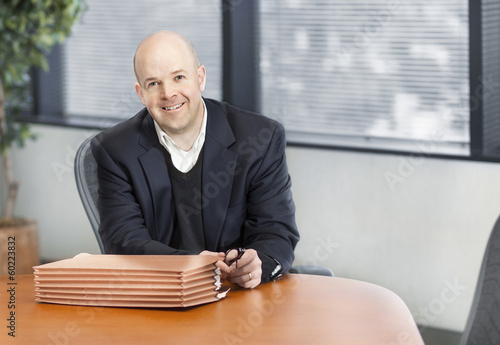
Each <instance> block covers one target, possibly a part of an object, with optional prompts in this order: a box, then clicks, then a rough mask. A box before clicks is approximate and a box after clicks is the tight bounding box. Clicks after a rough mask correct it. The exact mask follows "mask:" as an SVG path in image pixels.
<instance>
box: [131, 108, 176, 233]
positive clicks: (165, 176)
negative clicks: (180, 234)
mask: <svg viewBox="0 0 500 345" xmlns="http://www.w3.org/2000/svg"><path fill="white" fill-rule="evenodd" d="M139 145H141V146H142V147H144V148H145V149H146V151H145V152H144V153H143V154H142V155H140V156H139V157H138V159H139V162H140V164H141V166H142V169H143V171H144V174H145V176H146V179H147V181H148V184H149V188H150V193H151V197H152V204H153V211H154V217H155V223H156V225H157V227H156V230H157V236H158V240H160V241H161V240H167V241H170V236H168V237H169V238H168V239H165V238H162V236H161V235H165V234H171V233H172V232H171V231H165V230H166V229H167V226H166V225H167V224H169V223H170V224H171V225H173V222H172V220H173V219H174V217H172V216H171V212H175V209H174V208H173V203H172V185H171V183H170V176H169V173H168V168H167V165H166V164H165V154H166V152H165V149H164V148H163V147H162V146H161V145H160V143H159V141H158V136H157V134H156V130H155V129H154V124H153V120H152V118H151V116H150V115H149V114H147V115H146V117H145V118H144V120H143V124H142V128H141V135H140V137H139ZM165 215H167V217H166V216H165ZM158 231H161V232H162V234H159V233H158Z"/></svg>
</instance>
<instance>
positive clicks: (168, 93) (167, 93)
mask: <svg viewBox="0 0 500 345" xmlns="http://www.w3.org/2000/svg"><path fill="white" fill-rule="evenodd" d="M176 94H177V90H176V89H175V87H174V86H173V85H170V84H167V83H164V84H163V88H162V91H161V95H162V97H163V98H165V99H169V98H172V97H174V96H175V95H176Z"/></svg>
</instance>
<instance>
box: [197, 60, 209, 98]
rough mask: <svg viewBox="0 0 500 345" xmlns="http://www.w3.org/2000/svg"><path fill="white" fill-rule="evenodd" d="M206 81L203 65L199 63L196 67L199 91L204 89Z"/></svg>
mask: <svg viewBox="0 0 500 345" xmlns="http://www.w3.org/2000/svg"><path fill="white" fill-rule="evenodd" d="M206 81H207V74H206V71H205V66H203V65H200V67H198V83H199V84H200V91H201V92H203V91H205V82H206Z"/></svg>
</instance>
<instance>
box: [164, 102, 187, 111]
mask: <svg viewBox="0 0 500 345" xmlns="http://www.w3.org/2000/svg"><path fill="white" fill-rule="evenodd" d="M182 104H183V103H180V104H177V105H174V106H171V107H164V108H163V109H166V110H174V109H178V108H180V107H181V105H182Z"/></svg>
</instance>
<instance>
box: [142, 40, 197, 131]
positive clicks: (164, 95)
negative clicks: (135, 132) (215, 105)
mask: <svg viewBox="0 0 500 345" xmlns="http://www.w3.org/2000/svg"><path fill="white" fill-rule="evenodd" d="M135 71H136V76H137V83H136V84H135V90H136V92H137V94H138V95H139V97H140V98H141V101H142V103H143V104H144V105H145V106H146V107H147V109H148V111H149V114H150V115H151V116H152V117H153V119H154V120H155V121H156V122H157V123H158V125H160V127H161V129H163V130H164V131H165V133H167V134H168V135H169V136H171V137H172V139H174V140H176V138H183V139H182V140H186V138H188V140H189V141H190V139H189V138H191V137H193V141H194V139H195V138H196V137H197V135H198V133H199V131H200V127H201V123H202V120H203V113H204V109H203V100H202V98H201V93H202V92H203V90H204V89H205V67H204V66H199V64H198V59H197V57H196V53H195V52H194V49H193V48H192V46H190V44H189V43H188V41H187V40H186V39H185V38H184V37H183V36H181V35H179V34H177V33H174V32H166V31H164V32H159V33H155V34H153V35H151V36H149V37H147V38H146V39H145V40H144V41H143V42H141V44H140V45H139V47H138V48H137V51H136V55H135Z"/></svg>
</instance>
